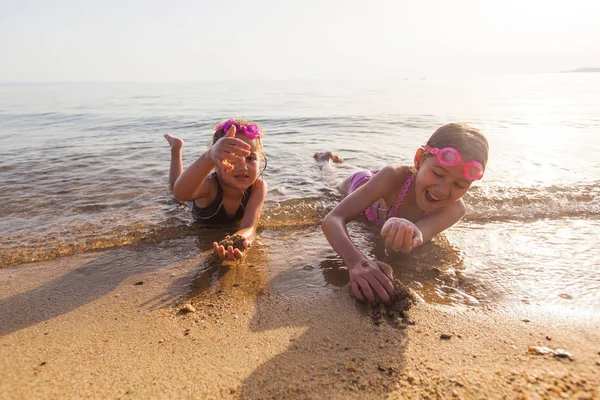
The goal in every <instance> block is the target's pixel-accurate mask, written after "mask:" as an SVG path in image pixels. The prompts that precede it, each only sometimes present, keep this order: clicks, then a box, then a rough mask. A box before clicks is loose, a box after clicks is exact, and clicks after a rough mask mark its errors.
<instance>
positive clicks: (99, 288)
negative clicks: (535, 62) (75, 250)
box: [0, 239, 600, 399]
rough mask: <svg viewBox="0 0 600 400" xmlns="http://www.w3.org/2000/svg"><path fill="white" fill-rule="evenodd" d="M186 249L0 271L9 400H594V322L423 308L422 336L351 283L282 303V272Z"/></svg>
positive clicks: (1, 387)
mask: <svg viewBox="0 0 600 400" xmlns="http://www.w3.org/2000/svg"><path fill="white" fill-rule="evenodd" d="M190 243H192V240H191V239H179V240H173V241H169V242H165V243H161V244H149V245H143V246H133V247H129V248H120V249H113V250H107V251H103V252H98V253H88V254H84V255H79V256H72V257H65V258H60V259H56V260H53V261H48V262H39V263H33V264H22V265H19V266H14V267H10V268H5V269H1V270H0V377H1V379H0V398H2V399H14V398H60V399H64V398H87V397H90V398H191V399H196V398H198V399H206V398H299V399H304V398H327V399H329V398H336V399H337V398H340V399H341V398H344V399H345V398H361V399H365V398H374V399H379V398H452V397H458V398H476V399H479V398H505V397H506V398H582V399H592V398H598V396H600V316H598V315H597V313H596V315H594V314H591V313H590V314H583V313H578V312H576V311H575V310H568V309H567V310H563V311H562V312H559V311H557V310H556V309H553V310H549V309H539V308H536V307H534V306H528V305H523V306H522V307H519V308H512V309H507V308H506V307H449V306H436V305H429V304H424V303H418V304H416V305H414V306H413V307H412V308H411V310H410V311H409V312H408V316H409V319H410V320H411V321H413V322H414V325H407V326H402V327H399V326H396V325H395V324H393V323H390V322H389V321H386V322H384V323H382V324H380V325H376V324H374V323H373V321H372V319H371V318H370V316H369V309H368V307H365V306H363V305H360V304H357V303H356V302H355V301H353V300H352V299H351V297H350V294H349V291H348V288H347V286H343V287H340V288H339V289H337V288H335V289H333V290H329V291H326V292H324V294H321V295H319V296H308V295H307V296H302V295H300V294H298V293H299V291H296V292H293V293H291V294H290V293H287V294H286V293H281V292H278V291H276V290H273V289H269V288H274V287H277V286H278V284H277V281H278V280H280V279H285V274H283V273H279V274H275V275H274V276H271V274H269V273H268V272H265V271H262V270H261V268H260V267H258V266H254V265H250V264H240V265H237V266H235V265H231V266H225V267H223V268H219V269H208V270H203V272H202V273H201V274H198V266H199V265H201V264H202V263H203V262H204V258H205V255H204V254H202V253H200V252H199V251H198V250H197V249H195V248H194V246H190ZM186 303H190V304H192V306H193V307H194V308H195V312H188V313H184V312H181V311H180V309H181V307H182V306H183V305H184V304H186ZM441 335H449V336H450V337H449V339H441V338H440V336H441ZM528 346H547V347H550V348H553V349H555V348H562V349H565V350H567V351H568V352H570V353H571V354H572V359H568V358H557V357H553V356H551V355H536V354H532V353H530V352H528Z"/></svg>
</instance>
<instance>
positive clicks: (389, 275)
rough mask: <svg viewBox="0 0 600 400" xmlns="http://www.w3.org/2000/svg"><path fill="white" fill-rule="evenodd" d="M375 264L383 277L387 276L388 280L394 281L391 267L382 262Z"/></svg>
mask: <svg viewBox="0 0 600 400" xmlns="http://www.w3.org/2000/svg"><path fill="white" fill-rule="evenodd" d="M375 263H376V264H377V266H378V267H379V269H380V270H381V272H383V274H384V275H385V276H387V278H388V279H389V280H392V279H394V271H393V269H392V266H391V265H390V264H386V263H384V262H383V261H375ZM392 286H393V285H392Z"/></svg>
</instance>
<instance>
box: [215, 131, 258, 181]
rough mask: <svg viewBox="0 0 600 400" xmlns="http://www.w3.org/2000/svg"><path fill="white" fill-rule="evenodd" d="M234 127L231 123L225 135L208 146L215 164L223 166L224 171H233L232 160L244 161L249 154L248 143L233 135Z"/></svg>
mask: <svg viewBox="0 0 600 400" xmlns="http://www.w3.org/2000/svg"><path fill="white" fill-rule="evenodd" d="M235 132H236V127H235V125H231V127H230V128H229V130H228V131H227V133H226V134H225V136H223V137H222V138H221V139H219V140H217V142H216V143H215V144H214V145H213V146H212V147H211V148H210V157H211V159H212V160H213V161H214V163H215V164H216V165H217V166H221V167H223V169H224V170H225V172H230V171H233V165H231V162H232V161H235V162H244V160H245V157H246V156H248V155H250V145H249V144H248V143H246V142H244V141H243V140H241V139H238V138H236V137H235Z"/></svg>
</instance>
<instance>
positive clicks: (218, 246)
mask: <svg viewBox="0 0 600 400" xmlns="http://www.w3.org/2000/svg"><path fill="white" fill-rule="evenodd" d="M248 247H250V242H249V241H248V240H247V239H246V238H244V237H243V236H241V235H233V236H229V235H227V236H225V239H223V240H221V241H220V242H218V243H217V242H213V249H214V250H215V253H216V254H217V255H218V256H219V258H221V260H224V259H227V260H229V261H235V260H239V259H241V258H242V257H243V256H244V251H245V250H246V249H247V248H248Z"/></svg>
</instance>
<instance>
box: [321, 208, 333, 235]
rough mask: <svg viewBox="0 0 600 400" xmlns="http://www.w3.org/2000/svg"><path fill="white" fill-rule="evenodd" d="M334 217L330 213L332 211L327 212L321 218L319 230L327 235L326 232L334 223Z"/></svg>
mask: <svg viewBox="0 0 600 400" xmlns="http://www.w3.org/2000/svg"><path fill="white" fill-rule="evenodd" d="M334 220H335V217H334V216H333V215H332V213H331V212H330V213H329V214H327V215H326V216H325V218H323V219H322V220H321V230H322V231H323V233H324V234H325V235H327V232H328V231H329V230H330V229H331V227H332V225H333V224H334V223H335V221H334Z"/></svg>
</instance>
